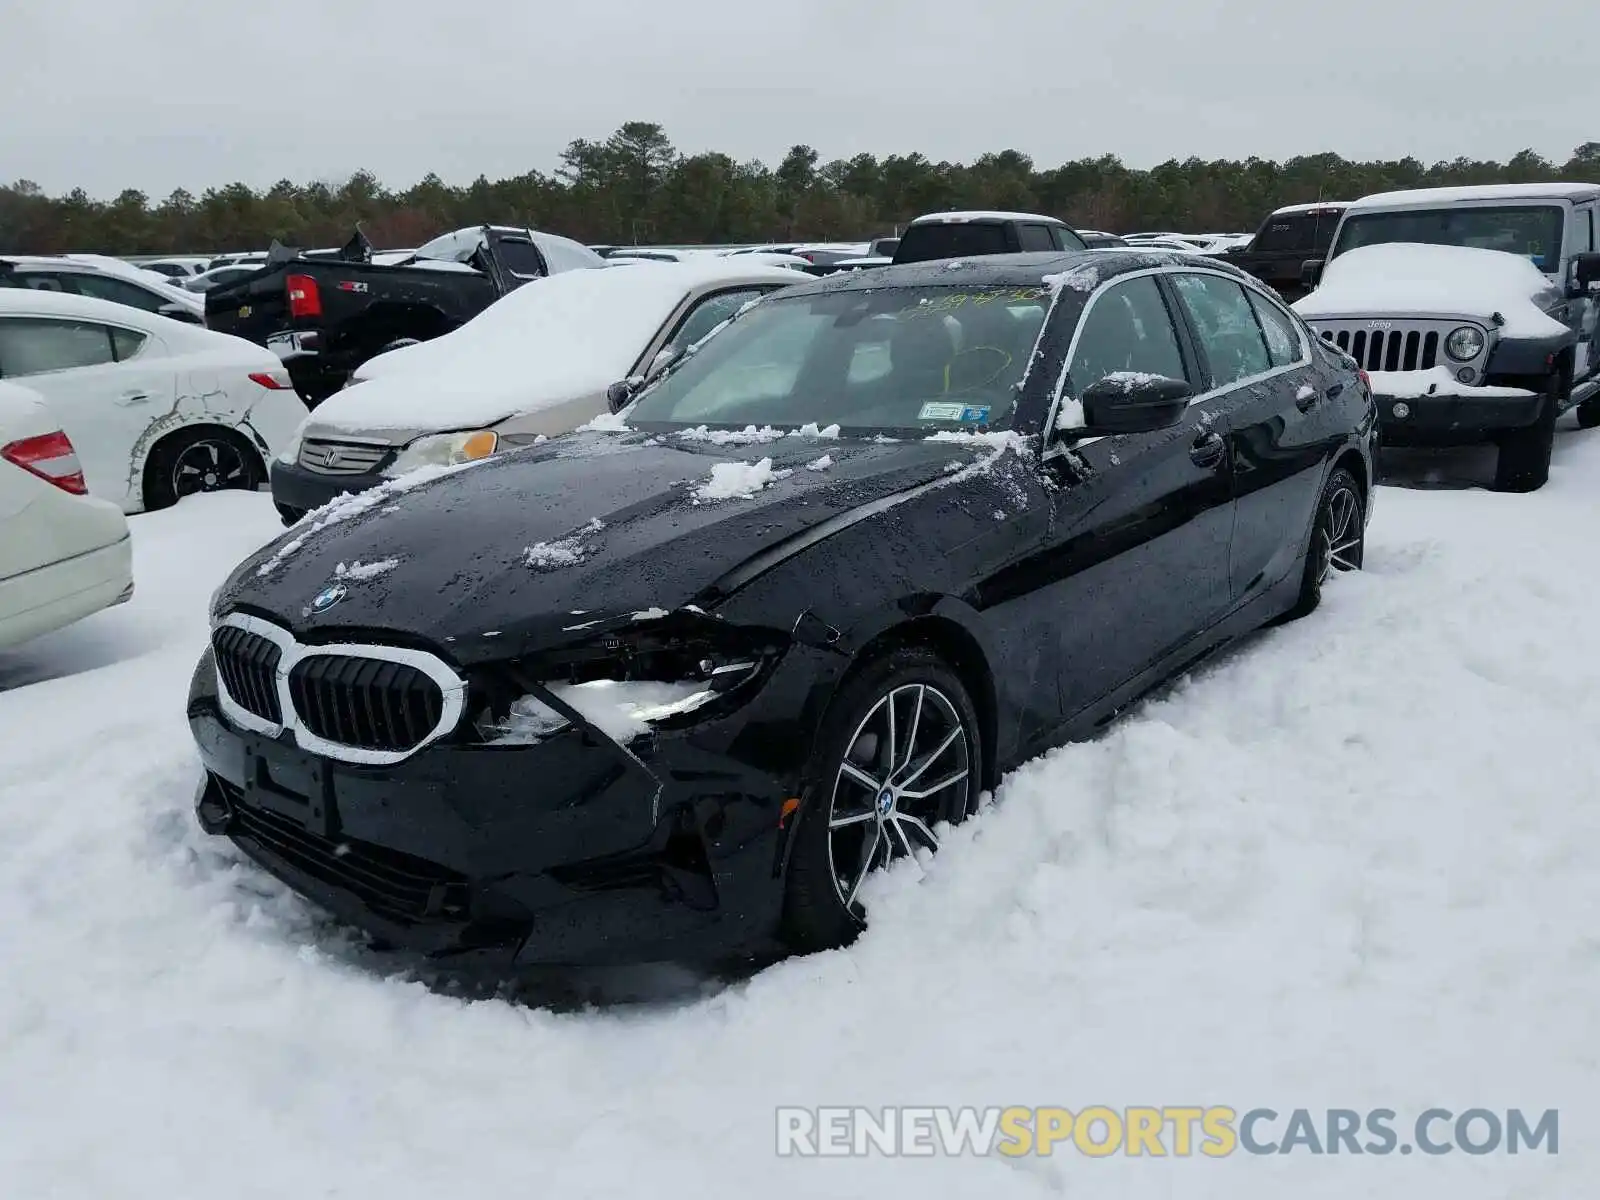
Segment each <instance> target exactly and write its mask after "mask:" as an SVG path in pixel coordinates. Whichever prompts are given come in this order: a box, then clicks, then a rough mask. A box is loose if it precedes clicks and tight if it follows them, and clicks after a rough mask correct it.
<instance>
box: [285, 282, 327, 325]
mask: <svg viewBox="0 0 1600 1200" xmlns="http://www.w3.org/2000/svg"><path fill="white" fill-rule="evenodd" d="M283 286H284V288H285V289H286V290H287V291H288V293H289V315H290V316H291V317H320V316H321V315H322V293H321V292H319V291H318V290H317V281H316V280H315V279H313V278H311V276H309V275H290V276H289V277H288V278H287V279H285V280H284V281H283Z"/></svg>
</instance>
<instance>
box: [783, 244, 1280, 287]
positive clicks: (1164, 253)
mask: <svg viewBox="0 0 1600 1200" xmlns="http://www.w3.org/2000/svg"><path fill="white" fill-rule="evenodd" d="M1171 266H1192V267H1196V268H1199V269H1202V270H1206V271H1216V272H1220V273H1221V274H1225V275H1233V276H1235V277H1237V278H1238V279H1240V280H1244V281H1249V280H1250V279H1251V278H1252V277H1251V276H1249V275H1247V274H1246V273H1245V272H1243V271H1241V270H1239V269H1238V268H1237V267H1234V266H1232V265H1230V264H1228V263H1225V262H1223V261H1221V260H1220V259H1216V258H1209V257H1207V256H1205V255H1203V254H1185V253H1182V252H1181V251H1176V250H1144V249H1141V248H1140V247H1138V246H1133V247H1130V248H1127V249H1124V248H1123V247H1121V246H1108V247H1106V248H1104V249H1100V250H1053V251H1052V250H1045V251H1038V252H1035V253H1032V254H978V255H973V256H972V257H970V258H948V259H933V260H931V261H929V262H918V263H905V264H902V265H900V266H891V267H877V268H875V269H873V270H871V271H840V272H837V273H835V274H832V275H824V276H823V277H821V278H820V279H817V278H813V279H811V280H810V281H809V282H806V283H801V284H799V285H798V286H796V287H793V288H790V289H789V291H788V293H787V294H788V295H791V296H800V295H816V294H821V293H823V292H834V291H871V290H873V289H875V288H885V287H934V286H941V285H943V286H949V287H971V286H977V287H1038V286H1040V284H1042V283H1043V282H1044V278H1045V276H1047V275H1060V274H1064V273H1066V272H1068V271H1071V270H1074V269H1075V268H1077V267H1090V268H1093V269H1094V271H1095V273H1096V275H1097V276H1098V277H1099V279H1100V280H1101V281H1104V280H1107V279H1111V278H1113V277H1115V276H1118V275H1126V274H1128V273H1129V272H1131V271H1141V270H1146V269H1148V268H1150V267H1171Z"/></svg>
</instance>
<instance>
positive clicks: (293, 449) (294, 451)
mask: <svg viewBox="0 0 1600 1200" xmlns="http://www.w3.org/2000/svg"><path fill="white" fill-rule="evenodd" d="M309 424H311V418H310V417H307V418H306V419H305V420H303V421H301V422H300V424H298V425H296V426H295V430H294V432H293V433H291V434H290V435H289V440H288V441H287V442H286V443H284V447H283V449H282V450H280V451H278V461H279V462H281V463H286V464H288V465H289V466H291V467H292V466H294V464H295V463H297V462H299V461H300V443H301V442H303V441H305V440H306V426H307V425H309Z"/></svg>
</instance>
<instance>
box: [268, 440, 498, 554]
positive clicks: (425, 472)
mask: <svg viewBox="0 0 1600 1200" xmlns="http://www.w3.org/2000/svg"><path fill="white" fill-rule="evenodd" d="M488 461H489V460H488V459H483V458H480V459H478V460H476V461H474V462H465V463H454V464H452V465H449V466H444V465H439V464H430V465H428V466H425V467H418V468H417V469H416V470H414V471H407V472H406V473H405V474H404V475H401V476H399V477H397V478H395V479H390V480H386V481H385V482H383V483H380V484H379V485H378V486H377V487H374V488H368V489H367V490H366V491H364V492H341V493H339V495H337V496H335V497H334V498H333V499H332V500H329V501H328V502H327V503H326V504H324V505H323V506H322V507H320V508H313V509H312V510H311V511H310V512H308V513H307V514H306V515H305V516H303V517H301V518H300V519H299V520H298V521H297V522H295V524H294V525H293V526H291V527H290V529H289V532H288V533H287V534H285V535H284V536H285V537H287V538H288V540H287V541H285V542H283V543H282V544H281V545H280V546H279V547H278V548H277V549H276V550H275V551H274V552H273V554H272V557H271V558H269V559H267V561H266V562H264V563H262V564H261V565H260V566H259V567H257V568H256V574H257V575H261V576H266V575H271V574H272V573H273V572H274V571H276V570H277V569H278V568H279V567H281V566H282V565H283V564H284V561H285V560H286V559H288V558H289V557H290V555H292V554H294V553H295V552H296V551H297V550H299V549H300V548H301V547H302V546H304V545H305V544H306V542H307V540H308V539H310V538H311V537H312V536H313V535H314V534H317V533H320V532H321V531H322V530H324V529H327V528H328V527H329V526H330V525H338V524H339V523H341V522H343V521H348V520H350V519H351V518H352V517H359V516H360V515H361V514H362V513H364V512H369V511H371V510H372V509H374V508H377V507H378V506H379V505H382V504H384V503H385V502H387V501H389V500H392V499H393V498H394V497H396V496H398V495H400V494H402V493H403V492H409V491H411V490H412V489H413V488H419V487H422V486H423V485H424V484H428V483H432V482H433V481H434V480H435V479H442V478H443V477H444V476H446V475H454V474H455V473H456V472H457V471H466V470H469V469H470V468H472V467H476V466H478V465H480V464H481V463H485V462H488ZM385 511H389V510H387V509H386V510H385Z"/></svg>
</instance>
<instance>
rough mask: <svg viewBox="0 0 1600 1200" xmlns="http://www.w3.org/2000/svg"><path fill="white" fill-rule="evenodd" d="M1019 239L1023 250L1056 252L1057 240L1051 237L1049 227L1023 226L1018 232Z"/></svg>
mask: <svg viewBox="0 0 1600 1200" xmlns="http://www.w3.org/2000/svg"><path fill="white" fill-rule="evenodd" d="M1017 237H1018V239H1019V241H1020V242H1021V243H1022V248H1023V250H1025V251H1027V250H1054V249H1056V243H1055V239H1054V238H1052V237H1051V236H1050V227H1049V226H1048V225H1023V226H1020V227H1019V228H1018V230H1017Z"/></svg>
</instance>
